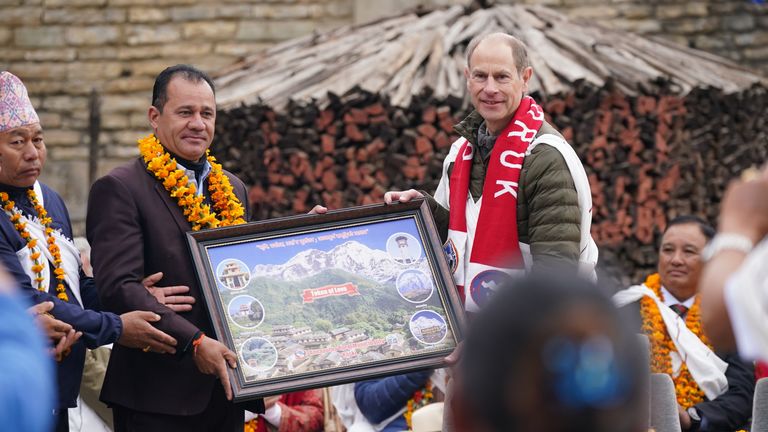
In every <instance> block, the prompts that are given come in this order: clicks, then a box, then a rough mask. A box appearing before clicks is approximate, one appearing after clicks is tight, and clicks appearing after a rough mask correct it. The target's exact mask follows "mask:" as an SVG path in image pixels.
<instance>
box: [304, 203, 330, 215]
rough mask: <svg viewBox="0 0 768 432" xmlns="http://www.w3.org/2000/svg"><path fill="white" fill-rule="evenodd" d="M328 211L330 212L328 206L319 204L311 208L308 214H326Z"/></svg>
mask: <svg viewBox="0 0 768 432" xmlns="http://www.w3.org/2000/svg"><path fill="white" fill-rule="evenodd" d="M326 213H328V208H327V207H323V206H321V205H320V204H318V205H316V206H314V207H312V210H310V211H309V213H307V214H326Z"/></svg>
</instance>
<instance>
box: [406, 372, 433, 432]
mask: <svg viewBox="0 0 768 432" xmlns="http://www.w3.org/2000/svg"><path fill="white" fill-rule="evenodd" d="M433 397H434V396H433V394H432V381H427V383H426V384H425V385H424V388H423V389H421V390H416V391H415V392H414V393H413V396H412V397H411V398H410V399H408V404H407V405H406V408H405V413H404V414H403V416H404V417H405V423H406V424H407V425H408V430H411V429H412V428H413V424H412V418H413V412H414V411H416V410H417V409H419V408H421V407H423V406H426V405H427V404H429V402H430V401H431V400H432V398H433Z"/></svg>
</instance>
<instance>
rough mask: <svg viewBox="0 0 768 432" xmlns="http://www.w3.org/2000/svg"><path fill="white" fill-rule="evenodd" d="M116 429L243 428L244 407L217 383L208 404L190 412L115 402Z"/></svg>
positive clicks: (185, 431)
mask: <svg viewBox="0 0 768 432" xmlns="http://www.w3.org/2000/svg"><path fill="white" fill-rule="evenodd" d="M112 411H113V414H114V417H115V432H235V431H237V432H243V423H244V413H243V408H242V407H240V406H237V405H234V404H232V403H231V402H229V401H228V400H227V398H226V397H225V396H224V390H223V389H222V387H221V386H220V385H217V386H214V391H213V395H211V400H210V401H209V402H208V406H207V407H206V408H205V410H203V412H201V413H200V414H195V415H190V416H179V415H168V414H156V413H149V412H144V411H135V410H132V409H130V408H125V407H121V406H117V405H115V406H113V407H112Z"/></svg>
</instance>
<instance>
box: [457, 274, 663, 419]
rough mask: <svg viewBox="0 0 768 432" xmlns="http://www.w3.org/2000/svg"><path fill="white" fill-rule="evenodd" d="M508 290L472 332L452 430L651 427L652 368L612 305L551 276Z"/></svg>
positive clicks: (584, 285) (592, 290) (577, 282)
mask: <svg viewBox="0 0 768 432" xmlns="http://www.w3.org/2000/svg"><path fill="white" fill-rule="evenodd" d="M504 288H505V289H502V290H500V291H499V293H498V294H497V295H496V296H495V297H494V301H493V302H490V303H489V304H488V306H487V307H486V308H484V309H483V311H481V312H480V313H479V314H477V316H476V317H475V320H474V321H473V323H472V325H471V327H470V329H469V334H468V336H467V338H466V340H465V344H464V353H463V358H462V359H461V360H460V362H459V364H458V365H457V370H456V375H455V378H454V383H453V384H452V390H449V392H451V393H452V394H451V395H450V402H446V403H449V404H450V405H449V406H448V407H446V409H450V412H451V417H450V418H449V419H447V423H448V424H450V426H449V427H450V430H451V431H462V432H463V431H474V432H497V431H498V432H569V431H573V432H582V431H598V432H600V431H605V432H608V431H610V432H641V431H643V432H645V431H647V423H648V393H647V384H648V366H647V365H646V364H645V361H644V360H643V359H644V355H643V350H642V347H641V344H640V342H639V341H638V339H637V337H636V335H635V334H633V332H632V331H631V330H630V328H629V326H628V325H626V323H625V322H623V321H622V320H621V319H620V317H619V313H618V311H617V310H616V309H615V308H614V306H613V304H612V303H611V301H610V299H609V298H607V297H606V296H605V295H603V294H602V293H601V292H600V290H599V289H598V288H597V287H596V286H594V285H593V284H592V283H591V282H587V281H584V280H582V279H581V278H578V277H570V278H566V277H563V276H560V277H555V276H551V275H550V276H545V275H542V274H541V273H534V274H533V275H531V276H529V277H527V278H525V279H522V280H516V281H514V283H512V284H510V285H509V286H508V287H504ZM448 420H450V421H448Z"/></svg>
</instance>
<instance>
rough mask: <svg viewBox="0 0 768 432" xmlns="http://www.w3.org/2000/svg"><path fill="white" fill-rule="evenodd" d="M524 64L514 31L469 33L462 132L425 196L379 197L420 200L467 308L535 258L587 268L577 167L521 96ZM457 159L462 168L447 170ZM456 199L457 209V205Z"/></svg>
mask: <svg viewBox="0 0 768 432" xmlns="http://www.w3.org/2000/svg"><path fill="white" fill-rule="evenodd" d="M532 73H533V69H532V68H531V67H530V66H529V65H528V57H527V52H526V49H525V46H524V45H523V44H522V42H520V41H519V40H517V39H516V38H514V37H512V36H509V35H507V34H503V33H493V34H489V35H485V36H482V37H479V38H476V39H475V40H473V41H472V42H471V43H470V45H469V46H468V49H467V68H466V69H465V76H466V78H467V88H468V90H469V92H470V96H471V99H472V104H473V106H474V107H475V111H474V112H472V114H470V115H469V116H468V117H467V118H466V119H465V120H464V121H462V122H461V123H460V124H458V125H457V126H456V127H455V129H456V131H457V132H458V133H459V134H460V135H461V137H460V138H459V139H458V140H457V141H456V142H454V143H453V146H452V147H451V150H450V152H449V154H448V156H447V157H446V159H445V161H444V165H443V176H442V178H441V180H440V184H439V185H438V188H437V191H436V192H435V195H434V197H432V196H429V195H427V194H426V193H424V192H420V191H416V190H413V189H411V190H408V191H403V192H395V191H393V192H388V193H387V194H386V195H385V202H387V203H388V204H389V203H393V202H398V201H399V202H406V201H409V200H411V199H414V198H419V197H426V198H427V199H428V200H429V203H430V207H431V209H432V213H433V215H434V218H435V222H436V224H437V226H438V229H439V231H440V235H441V236H442V239H443V241H445V242H446V244H445V247H444V248H445V252H446V255H447V257H448V260H449V263H450V265H451V268H452V271H453V276H454V279H455V280H456V283H457V285H458V286H459V289H460V290H461V291H462V294H463V296H464V299H465V305H466V307H467V310H470V311H474V310H477V309H478V308H479V307H480V306H482V304H483V302H484V301H485V299H486V298H487V296H488V295H489V294H490V293H492V291H493V289H494V288H495V287H496V286H498V285H500V284H502V283H503V282H504V280H505V279H506V278H507V275H510V274H512V275H513V274H515V273H518V272H524V271H525V270H526V269H531V268H532V267H533V268H535V267H540V266H543V265H556V266H562V265H566V266H572V267H576V266H577V265H578V266H579V267H581V269H582V270H584V269H586V271H587V272H588V273H589V274H593V272H594V264H595V263H596V261H597V248H596V246H595V245H594V242H593V241H592V239H591V237H590V235H589V230H590V223H591V207H592V204H591V193H590V191H589V183H588V181H587V177H586V174H585V173H584V168H583V166H582V165H581V162H580V161H579V159H578V157H577V156H576V154H575V152H574V151H573V149H572V148H571V147H570V145H569V144H568V143H567V142H566V141H565V140H564V139H563V137H562V135H561V134H560V133H559V132H557V130H555V129H554V128H553V127H552V126H551V125H549V124H548V123H547V122H546V121H545V120H544V115H543V112H542V110H541V107H539V106H538V105H537V104H536V103H535V101H533V99H532V98H530V97H527V96H525V92H526V91H527V89H528V81H529V79H530V77H531V75H532ZM518 108H520V109H519V110H518ZM518 111H520V112H518ZM515 140H516V141H515ZM458 166H462V167H463V168H462V170H463V171H460V172H458V173H456V175H454V174H455V173H454V171H457V169H458V168H457V167H458ZM462 172H463V173H462ZM489 173H490V174H489ZM462 179H463V182H462ZM465 185H466V186H465ZM457 186H458V187H457ZM467 189H468V195H467V192H465V190H467ZM484 191H485V194H484V193H483V192H484ZM489 192H491V193H489ZM465 196H466V197H465ZM464 200H466V209H464V208H463V207H464V206H463V205H458V204H462V203H464ZM504 200H506V201H504ZM452 202H453V203H454V207H452V206H451V203H452ZM449 209H450V211H449ZM456 209H458V212H459V213H461V214H460V215H457V214H456V212H457V210H456ZM481 209H483V212H484V213H485V216H483V212H481ZM513 215H514V217H513ZM510 219H511V220H510ZM509 224H514V225H513V226H511V225H509ZM483 230H485V231H488V232H486V233H484V234H479V233H481V232H482V231H483ZM505 230H509V231H511V232H509V233H506V234H505V233H504V231H505ZM478 236H479V237H478ZM501 239H504V240H503V241H505V242H506V243H503V242H502V240H501ZM510 243H514V244H510Z"/></svg>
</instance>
